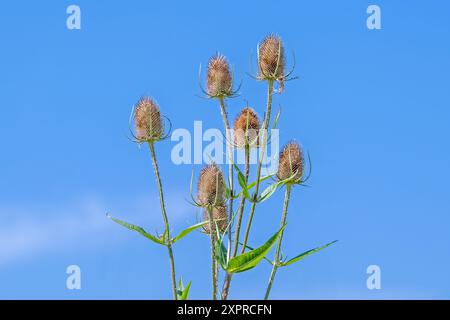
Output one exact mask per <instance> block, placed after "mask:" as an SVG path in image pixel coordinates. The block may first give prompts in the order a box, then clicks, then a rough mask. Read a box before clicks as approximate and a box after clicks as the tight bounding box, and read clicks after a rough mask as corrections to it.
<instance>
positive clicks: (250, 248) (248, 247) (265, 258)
mask: <svg viewBox="0 0 450 320" xmlns="http://www.w3.org/2000/svg"><path fill="white" fill-rule="evenodd" d="M239 244H240V245H241V246H243V245H244V244H243V243H242V242H239ZM245 247H246V248H247V249H249V250H254V249H255V248H253V247H250V246H249V245H246V246H245ZM264 260H266V261H267V262H268V263H270V264H271V265H273V262H272V261H270V260H269V259H267V257H264Z"/></svg>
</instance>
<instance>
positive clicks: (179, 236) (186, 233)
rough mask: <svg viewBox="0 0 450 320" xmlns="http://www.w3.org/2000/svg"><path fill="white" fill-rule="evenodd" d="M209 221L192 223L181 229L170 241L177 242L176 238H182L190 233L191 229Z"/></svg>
mask: <svg viewBox="0 0 450 320" xmlns="http://www.w3.org/2000/svg"><path fill="white" fill-rule="evenodd" d="M207 223H209V221H203V222H200V223H197V224H194V225H192V226H190V227H188V228H186V229H184V230H183V231H181V232H180V233H179V234H178V235H177V236H176V237H175V238H173V240H172V243H175V242H177V241H178V240H180V239H182V238H184V237H185V236H187V235H188V234H189V233H191V232H192V231H194V230H196V229H198V228H200V227H203V226H204V225H205V224H207Z"/></svg>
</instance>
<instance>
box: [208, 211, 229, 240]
mask: <svg viewBox="0 0 450 320" xmlns="http://www.w3.org/2000/svg"><path fill="white" fill-rule="evenodd" d="M211 210H212V216H213V220H214V221H213V228H212V229H213V232H216V223H217V226H218V227H219V231H220V232H221V233H223V232H224V231H225V230H226V228H227V226H228V215H227V207H226V206H220V207H214V208H212V209H211ZM203 216H204V221H208V222H209V213H208V210H207V209H205V211H204V213H203ZM203 231H205V233H207V234H210V233H211V229H210V226H209V223H207V224H205V225H204V226H203Z"/></svg>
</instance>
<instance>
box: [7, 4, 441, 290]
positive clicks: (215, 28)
mask: <svg viewBox="0 0 450 320" xmlns="http://www.w3.org/2000/svg"><path fill="white" fill-rule="evenodd" d="M73 3H75V4H77V5H79V6H80V8H81V12H82V29H81V30H68V29H67V28H66V18H67V14H66V8H67V6H69V5H70V4H73ZM369 4H377V5H379V6H380V8H381V12H382V30H368V29H367V28H366V18H367V14H366V8H367V6H368V5H369ZM449 15H450V4H448V3H446V2H444V1H414V2H408V3H405V1H399V0H395V1H381V0H377V1H370V2H369V1H362V0H361V1H356V0H354V1H331V0H329V1H292V2H290V3H286V4H283V5H282V4H280V3H276V4H275V3H274V2H269V1H258V2H257V3H256V2H255V3H253V4H251V3H250V2H244V1H226V2H216V1H199V2H196V3H195V4H194V3H191V2H186V1H179V2H176V1H164V2H162V1H161V2H159V3H156V1H151V2H150V1H133V3H132V4H131V3H130V2H126V1H113V2H111V1H76V2H69V1H58V3H56V2H51V1H14V2H8V3H4V4H2V10H1V13H0V39H1V42H2V50H0V104H1V115H2V116H1V119H2V120H3V121H2V125H1V126H0V141H1V149H2V151H1V157H0V177H1V179H0V218H1V219H0V221H1V222H0V298H3V299H13V298H26V299H30V298H39V299H41V298H44V299H47V298H56V299H79V298H85V299H94V298H104V299H117V298H125V299H164V298H170V289H169V274H168V263H167V256H166V251H165V250H164V249H163V248H160V247H157V246H156V245H154V244H153V243H150V242H148V241H146V240H145V239H144V238H142V237H140V236H138V235H137V234H133V233H130V232H128V231H126V230H124V229H121V228H120V227H119V226H117V225H115V224H113V223H112V222H111V221H109V220H108V219H106V217H105V214H106V212H111V213H112V214H113V215H115V216H117V217H119V218H122V219H124V220H127V221H130V222H134V223H136V224H140V225H142V226H144V227H145V228H146V229H148V230H149V231H153V230H155V229H158V230H162V221H161V218H160V213H159V207H158V198H157V190H156V186H155V179H154V177H153V173H152V169H151V166H150V165H151V164H150V161H149V155H148V150H147V149H146V148H141V149H139V148H138V147H137V146H136V145H135V144H133V143H131V142H130V141H129V140H128V139H127V134H128V117H129V113H130V109H131V106H132V105H133V104H134V103H135V102H136V101H137V99H138V98H139V97H140V96H141V95H143V94H149V95H152V96H153V97H155V98H156V99H157V101H158V103H159V104H160V106H161V108H162V110H163V113H164V114H165V115H166V116H168V117H169V118H170V119H171V121H172V123H173V126H174V128H187V129H190V130H192V128H193V122H194V121H195V120H201V121H203V124H204V127H205V128H221V127H222V123H221V119H220V115H219V109H218V107H217V105H216V103H215V102H213V101H209V100H205V99H201V98H199V97H198V95H199V94H200V90H199V88H198V85H197V73H198V66H199V64H200V63H203V64H205V63H206V62H207V61H208V59H209V57H210V56H211V55H213V54H214V53H215V52H216V51H220V52H222V53H224V54H225V55H226V56H227V57H228V58H229V60H230V62H231V63H232V65H233V66H234V70H235V74H236V78H237V79H239V80H242V81H243V85H242V89H241V96H240V97H238V98H236V99H233V100H231V101H229V112H230V115H231V117H232V118H234V116H235V115H236V114H237V113H238V112H239V110H240V109H241V108H242V107H243V106H245V104H246V101H249V103H250V105H251V106H253V108H255V109H256V111H258V113H259V114H260V115H262V113H263V109H264V96H265V84H264V83H261V82H255V81H254V80H252V79H251V78H249V77H248V76H247V75H246V72H247V71H248V70H249V68H250V59H251V57H252V54H253V57H254V56H255V51H256V50H255V48H256V45H257V43H258V41H259V40H261V39H262V38H263V37H264V36H265V35H266V34H268V33H271V32H276V33H278V34H279V35H280V36H282V38H283V40H284V43H285V46H286V49H287V52H292V51H293V52H295V56H296V60H297V68H296V74H297V75H298V76H299V79H298V80H296V81H292V82H289V83H288V84H287V86H286V90H285V92H284V93H283V94H282V95H277V96H276V97H275V100H274V105H275V106H277V107H278V106H281V107H282V116H281V120H280V123H279V126H280V129H281V130H280V135H281V142H282V143H285V142H287V141H289V140H291V139H296V140H298V141H300V142H301V143H302V145H303V146H304V147H305V149H306V150H308V151H309V153H310V154H311V157H312V160H313V165H314V169H313V175H312V177H311V180H310V184H311V186H312V187H311V188H296V189H295V190H294V191H293V199H292V201H291V207H290V213H289V219H288V220H289V225H288V228H287V230H286V234H285V241H284V248H285V249H284V251H285V252H287V254H289V255H291V256H292V255H294V254H296V253H298V252H300V251H303V250H306V249H309V248H312V247H315V246H317V245H320V244H323V243H326V242H328V241H331V240H334V239H339V240H340V241H339V242H338V243H337V244H336V245H334V246H332V247H330V248H328V249H327V250H325V251H323V252H321V253H318V254H316V255H313V256H311V257H308V258H307V259H305V260H304V261H303V262H301V263H298V264H296V265H293V266H290V267H288V268H285V269H283V270H281V272H279V273H278V276H277V280H276V283H275V285H274V288H273V291H272V298H275V299H282V298H287V299H315V298H319V299H322V298H327V299H350V298H363V299H380V298H387V299H399V298H401V299H419V298H423V299H431V298H438V299H442V298H443V299H448V298H450V272H449V270H450V235H449V232H448V230H449V224H450V202H449V201H448V199H449V198H450V191H449V190H450V189H449V187H448V181H449V180H450V166H449V163H450V151H449V150H450V149H449V143H448V137H449V136H450V127H449V125H448V123H449V120H450V110H449V106H450V95H449V91H448V75H449V74H450V60H449V56H450V43H449V41H448V39H449V38H450V25H449V23H448V21H449ZM288 57H290V56H288ZM288 61H289V60H288ZM291 61H292V59H290V62H291ZM174 144H175V143H173V142H171V141H170V140H168V141H165V142H163V143H159V144H158V145H157V152H158V156H159V161H160V166H161V171H162V175H163V183H164V185H165V188H166V193H167V205H168V209H169V216H170V219H171V221H172V225H173V229H174V230H175V231H179V230H181V229H182V228H183V227H186V226H188V225H190V224H193V223H195V222H196V221H197V216H198V214H199V212H198V210H196V208H193V207H191V206H190V205H189V204H188V203H187V201H186V200H185V199H186V198H188V194H189V180H190V174H191V170H192V166H190V165H181V166H176V165H174V164H172V162H171V160H170V151H171V148H172V147H173V146H174ZM199 169H200V166H198V165H197V166H195V170H196V171H197V172H198V171H199ZM281 201H282V195H281V194H279V195H276V196H274V197H273V198H271V199H270V201H268V202H266V203H264V204H263V205H262V206H261V207H259V208H258V209H257V212H256V216H255V224H254V228H253V231H254V233H253V235H252V240H251V242H252V243H253V244H254V245H256V244H258V243H262V242H263V241H264V240H265V239H267V237H268V236H269V235H271V234H272V233H273V232H274V231H275V230H274V226H275V225H278V224H279V219H280V210H281ZM175 257H176V261H177V271H178V276H180V275H182V276H183V278H184V279H186V280H192V281H193V285H192V289H191V297H192V298H197V299H207V298H209V297H210V293H209V290H210V284H209V280H210V276H209V270H210V267H209V241H208V239H207V238H206V237H205V236H204V235H203V234H200V233H194V234H192V235H191V236H190V237H189V238H185V239H184V240H183V241H181V242H179V243H177V245H176V248H175ZM71 264H76V265H79V266H80V268H81V272H82V289H81V290H79V291H70V290H67V289H66V286H65V284H66V278H67V275H66V273H65V271H66V267H67V266H68V265H71ZM371 264H376V265H379V266H380V268H381V272H382V275H381V282H382V289H381V290H368V289H367V287H366V279H367V276H368V275H367V274H366V268H367V266H369V265H371ZM269 272H270V268H269V265H267V264H261V265H259V266H258V267H257V268H255V269H254V270H252V271H249V272H247V273H244V274H239V275H238V276H236V277H235V278H234V282H233V284H232V292H231V295H230V297H231V298H260V297H262V296H263V290H264V289H265V285H266V279H267V278H268V276H269Z"/></svg>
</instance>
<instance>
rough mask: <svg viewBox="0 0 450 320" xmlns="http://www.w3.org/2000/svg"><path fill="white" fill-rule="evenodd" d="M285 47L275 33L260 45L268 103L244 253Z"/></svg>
mask: <svg viewBox="0 0 450 320" xmlns="http://www.w3.org/2000/svg"><path fill="white" fill-rule="evenodd" d="M284 68H285V58H284V47H283V43H282V41H281V38H280V37H278V36H275V35H269V36H267V37H266V38H265V39H264V40H263V41H262V42H261V43H260V44H259V46H258V76H257V79H259V80H265V81H267V104H266V112H265V114H264V122H263V126H262V128H261V129H262V130H261V133H262V137H261V138H262V139H261V144H260V159H259V162H258V166H257V169H256V185H255V193H254V195H253V202H252V207H251V210H250V215H249V219H248V222H247V228H246V230H245V236H244V241H243V244H242V249H241V251H242V253H244V252H245V250H246V248H247V243H248V237H249V234H250V229H251V226H252V222H253V216H254V214H255V209H256V204H257V203H258V201H257V200H258V193H259V186H260V179H261V168H262V161H263V158H264V156H265V152H266V148H267V135H268V131H269V124H270V114H271V110H272V97H273V93H274V82H275V81H278V82H279V84H280V90H279V92H281V91H282V89H283V88H284V79H285V75H284Z"/></svg>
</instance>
